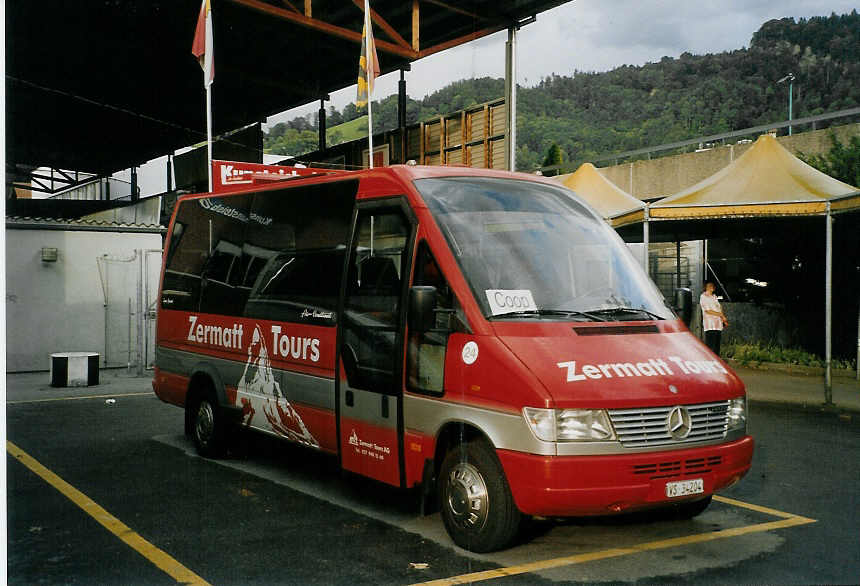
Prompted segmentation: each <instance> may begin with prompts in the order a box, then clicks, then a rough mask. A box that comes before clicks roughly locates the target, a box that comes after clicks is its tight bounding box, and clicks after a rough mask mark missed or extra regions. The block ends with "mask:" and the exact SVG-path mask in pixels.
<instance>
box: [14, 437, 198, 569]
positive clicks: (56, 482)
mask: <svg viewBox="0 0 860 586" xmlns="http://www.w3.org/2000/svg"><path fill="white" fill-rule="evenodd" d="M6 450H7V451H8V452H9V454H10V455H11V456H13V457H14V458H16V459H17V460H18V461H19V462H21V463H22V464H23V465H24V466H26V467H27V468H29V469H30V470H31V471H33V472H34V473H35V474H36V475H38V476H40V477H41V478H42V479H43V480H44V481H45V482H47V483H48V484H50V485H51V486H53V487H54V488H56V489H57V490H58V491H60V493H62V494H63V496H65V497H66V498H68V499H69V500H70V501H72V502H73V503H75V504H76V505H77V506H78V507H80V508H81V509H82V510H83V511H84V512H85V513H87V514H88V515H89V516H90V517H92V518H93V519H95V520H96V521H98V522H99V523H100V524H101V525H102V526H103V527H104V528H105V529H107V530H108V531H110V532H111V533H113V534H114V535H116V536H117V537H118V538H119V539H120V540H122V541H123V542H125V543H126V545H128V546H129V547H131V548H132V549H133V550H135V551H136V552H137V553H139V554H140V555H142V556H143V557H145V558H146V559H148V560H149V561H150V562H152V563H153V564H155V566H156V567H157V568H158V569H160V570H162V571H164V572H165V573H167V574H168V575H169V576H170V577H171V578H173V579H174V580H176V581H177V582H179V583H180V584H192V585H195V586H209V583H208V582H206V580H204V579H203V578H201V577H200V576H198V575H197V574H195V573H194V572H192V571H191V570H189V569H188V568H186V567H185V566H183V565H182V564H180V563H179V562H178V561H176V560H175V559H174V558H172V557H171V556H170V555H169V554H167V553H166V552H164V551H162V550H161V549H159V548H157V547H155V546H154V545H152V544H151V543H150V542H148V541H147V540H145V539H144V538H143V537H141V536H140V535H138V534H137V533H135V532H134V531H133V530H132V529H131V528H130V527H129V526H128V525H126V524H125V523H123V522H122V521H120V520H119V519H117V518H116V517H114V516H113V515H111V514H110V513H108V512H107V511H106V510H105V509H103V508H102V507H101V506H99V505H98V503H96V502H95V501H93V500H92V499H91V498H89V497H88V496H87V495H85V494H84V493H82V492H81V491H79V490H78V489H76V488H75V487H74V486H72V485H71V484H69V483H68V482H66V481H65V480H63V479H62V478H60V477H59V476H57V475H56V474H54V473H53V472H51V471H50V470H48V469H47V468H45V467H44V466H43V465H42V464H40V463H39V462H38V461H37V460H36V459H35V458H33V457H32V456H30V455H29V454H27V453H26V452H25V451H24V450H22V449H21V448H19V447H18V446H16V445H15V444H13V443H12V442H10V441H8V440H7V441H6Z"/></svg>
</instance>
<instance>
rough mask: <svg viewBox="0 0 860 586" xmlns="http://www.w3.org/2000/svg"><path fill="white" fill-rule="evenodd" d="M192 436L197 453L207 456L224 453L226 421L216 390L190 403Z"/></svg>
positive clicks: (217, 455)
mask: <svg viewBox="0 0 860 586" xmlns="http://www.w3.org/2000/svg"><path fill="white" fill-rule="evenodd" d="M190 407H191V409H192V412H191V437H192V438H193V439H194V445H195V446H196V447H197V453H198V454H200V455H201V456H203V457H205V458H217V457H219V456H223V455H224V421H223V417H222V416H221V413H220V411H219V409H218V400H217V399H216V398H215V393H214V392H209V393H206V394H204V395H202V396H201V397H200V400H199V401H195V402H194V403H192V404H191V405H190Z"/></svg>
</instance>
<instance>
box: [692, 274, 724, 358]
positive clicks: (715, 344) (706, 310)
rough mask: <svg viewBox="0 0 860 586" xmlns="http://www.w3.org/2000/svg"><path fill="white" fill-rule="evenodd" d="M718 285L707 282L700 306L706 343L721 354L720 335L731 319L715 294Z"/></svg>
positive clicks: (700, 298)
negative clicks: (724, 311)
mask: <svg viewBox="0 0 860 586" xmlns="http://www.w3.org/2000/svg"><path fill="white" fill-rule="evenodd" d="M715 289H716V286H715V285H714V283H713V281H708V282H707V283H705V290H704V291H703V292H702V295H701V296H700V297H699V307H701V308H702V329H703V330H704V331H705V344H706V345H707V346H708V348H710V349H711V350H712V351H713V353H714V354H716V355H717V356H719V355H720V337H721V336H722V333H723V327H724V326H727V325H729V320H728V319H726V315H725V314H724V313H723V310H722V308H721V307H720V302H719V300H718V299H717V296H716V295H715V294H714V290H715Z"/></svg>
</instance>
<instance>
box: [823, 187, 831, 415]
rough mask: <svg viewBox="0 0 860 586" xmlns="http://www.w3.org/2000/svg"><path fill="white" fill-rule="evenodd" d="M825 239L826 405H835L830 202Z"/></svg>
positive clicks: (826, 217) (828, 203) (826, 218)
mask: <svg viewBox="0 0 860 586" xmlns="http://www.w3.org/2000/svg"><path fill="white" fill-rule="evenodd" d="M824 221H825V233H826V235H825V239H826V246H827V250H826V252H825V254H824V403H825V404H826V405H832V404H833V379H832V374H833V373H832V370H831V368H832V362H833V355H832V353H833V347H832V346H833V216H832V215H831V214H830V202H827V216H825V220H824Z"/></svg>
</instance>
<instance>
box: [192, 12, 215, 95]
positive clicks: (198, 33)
mask: <svg viewBox="0 0 860 586" xmlns="http://www.w3.org/2000/svg"><path fill="white" fill-rule="evenodd" d="M214 52H215V48H214V46H213V44H212V6H211V5H210V3H209V0H203V3H202V4H201V5H200V14H199V15H198V16H197V28H196V29H195V30H194V42H193V43H192V44H191V54H192V55H194V56H195V57H197V61H199V62H200V67H202V68H203V84H204V85H205V86H206V87H209V86H210V85H212V81H213V80H214V79H215V60H214Z"/></svg>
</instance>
